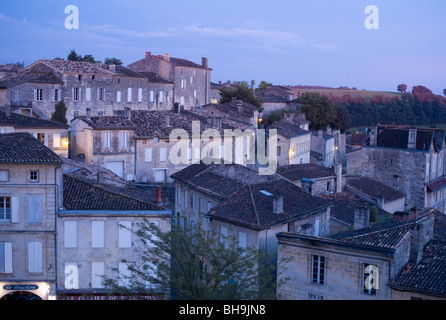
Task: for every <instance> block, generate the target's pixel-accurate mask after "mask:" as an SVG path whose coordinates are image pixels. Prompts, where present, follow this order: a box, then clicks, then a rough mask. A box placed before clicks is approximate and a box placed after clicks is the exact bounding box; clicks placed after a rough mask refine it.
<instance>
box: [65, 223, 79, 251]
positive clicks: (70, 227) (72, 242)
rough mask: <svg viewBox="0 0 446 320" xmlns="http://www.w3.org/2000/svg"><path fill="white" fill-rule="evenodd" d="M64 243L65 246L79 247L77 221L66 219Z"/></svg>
mask: <svg viewBox="0 0 446 320" xmlns="http://www.w3.org/2000/svg"><path fill="white" fill-rule="evenodd" d="M64 243H65V246H64V247H65V248H77V221H65V223H64Z"/></svg>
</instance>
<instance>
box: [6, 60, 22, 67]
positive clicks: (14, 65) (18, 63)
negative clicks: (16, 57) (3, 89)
mask: <svg viewBox="0 0 446 320" xmlns="http://www.w3.org/2000/svg"><path fill="white" fill-rule="evenodd" d="M6 65H7V66H10V67H16V68H24V67H25V61H22V62H20V61H17V62H14V63H7V64H6Z"/></svg>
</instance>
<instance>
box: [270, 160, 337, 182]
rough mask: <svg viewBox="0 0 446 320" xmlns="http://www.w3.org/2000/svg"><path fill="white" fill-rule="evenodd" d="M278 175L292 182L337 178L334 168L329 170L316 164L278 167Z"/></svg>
mask: <svg viewBox="0 0 446 320" xmlns="http://www.w3.org/2000/svg"><path fill="white" fill-rule="evenodd" d="M277 173H278V174H280V175H281V176H283V177H285V178H287V179H288V180H291V181H300V180H302V179H317V178H325V177H333V176H335V173H334V169H333V168H327V167H324V166H321V165H318V164H315V163H302V164H290V165H285V166H278V167H277Z"/></svg>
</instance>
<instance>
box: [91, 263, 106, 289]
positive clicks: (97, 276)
mask: <svg viewBox="0 0 446 320" xmlns="http://www.w3.org/2000/svg"><path fill="white" fill-rule="evenodd" d="M104 275H105V263H104V262H92V263H91V287H92V288H103V287H104V286H103V285H102V279H103V277H104Z"/></svg>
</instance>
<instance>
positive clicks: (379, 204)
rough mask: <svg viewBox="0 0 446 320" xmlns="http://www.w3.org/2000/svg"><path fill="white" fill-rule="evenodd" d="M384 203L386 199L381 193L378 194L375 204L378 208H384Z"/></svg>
mask: <svg viewBox="0 0 446 320" xmlns="http://www.w3.org/2000/svg"><path fill="white" fill-rule="evenodd" d="M385 203H386V199H385V198H384V196H383V195H382V194H379V195H378V196H377V197H376V206H377V207H378V208H380V209H383V210H384V204H385Z"/></svg>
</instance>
